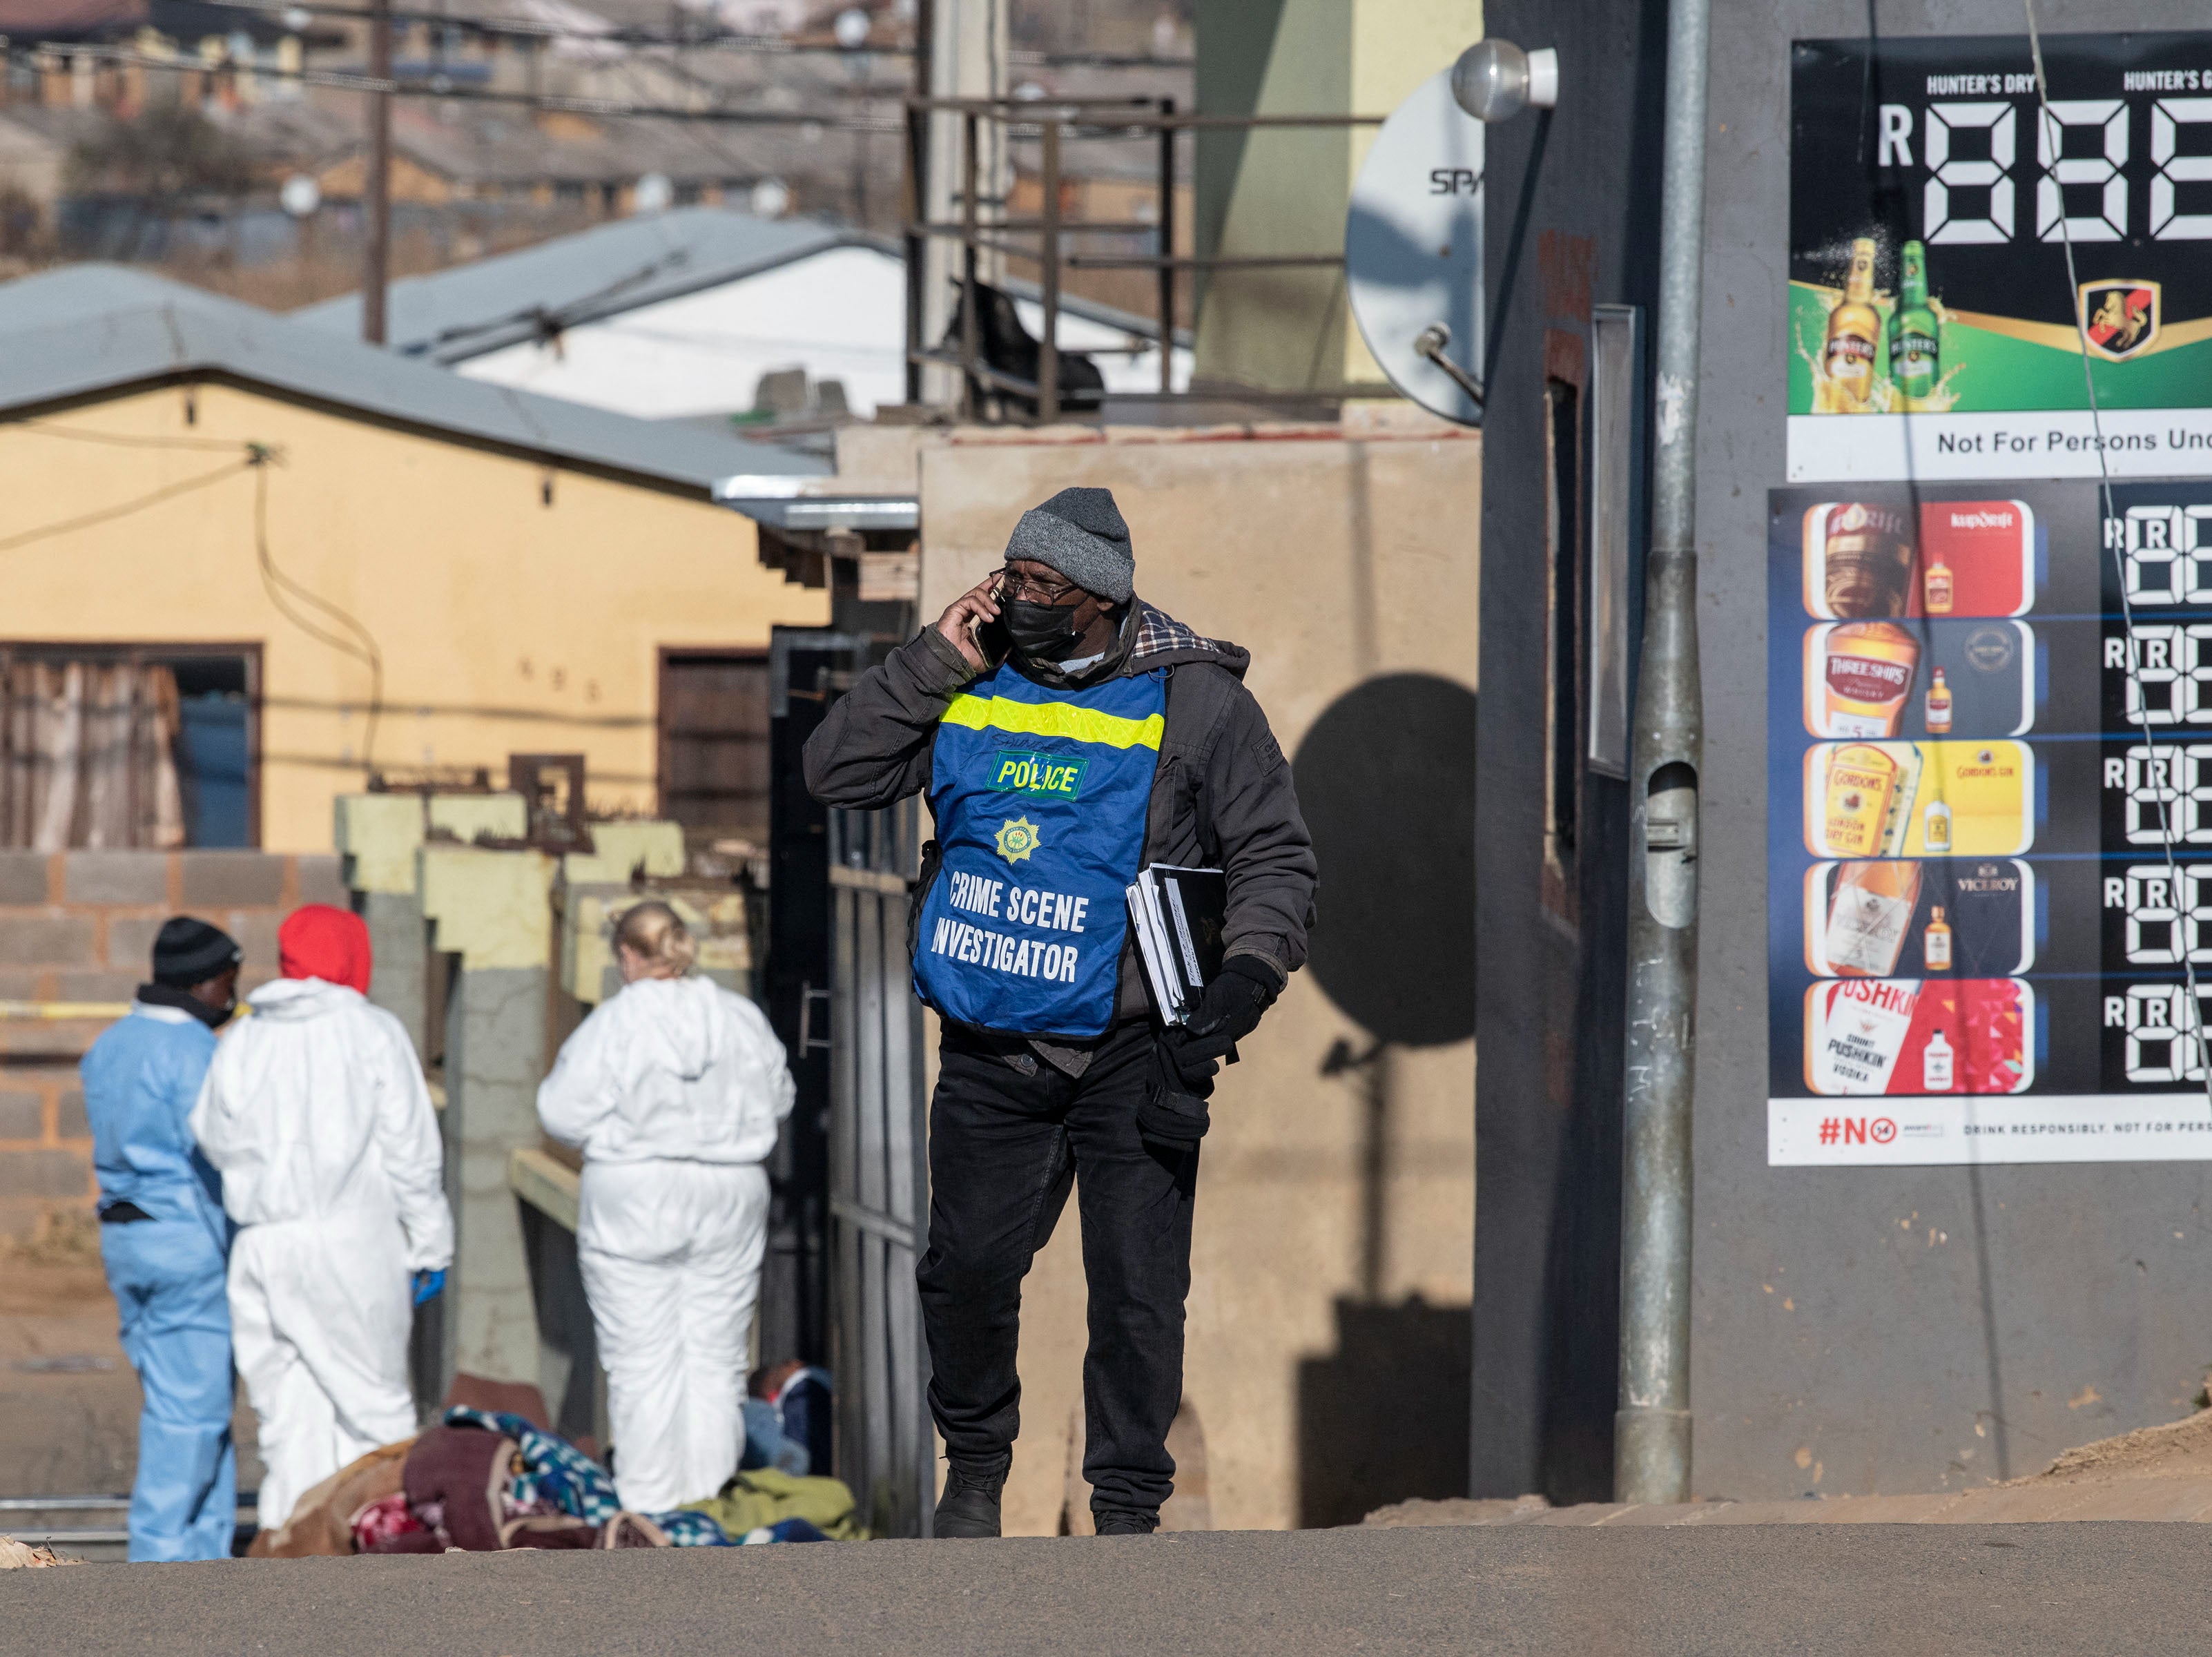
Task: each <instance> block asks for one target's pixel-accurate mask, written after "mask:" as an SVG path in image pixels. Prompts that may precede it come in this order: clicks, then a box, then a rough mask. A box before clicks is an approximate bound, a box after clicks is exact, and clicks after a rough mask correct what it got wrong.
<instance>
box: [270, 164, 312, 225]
mask: <svg viewBox="0 0 2212 1657" xmlns="http://www.w3.org/2000/svg"><path fill="white" fill-rule="evenodd" d="M276 201H277V204H278V205H279V206H281V207H282V208H283V209H284V210H285V211H286V212H287V213H289V214H290V215H292V216H293V217H294V218H295V219H304V218H306V217H307V216H308V215H310V214H312V213H313V211H314V210H315V209H317V208H319V207H320V206H321V205H322V204H323V190H322V186H321V185H319V184H317V183H316V182H315V181H314V179H313V177H311V176H310V175H309V174H307V173H294V174H293V175H292V176H291V177H290V178H289V179H285V180H284V183H283V187H282V188H281V189H279V190H278V191H277V192H276Z"/></svg>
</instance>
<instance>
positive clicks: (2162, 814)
mask: <svg viewBox="0 0 2212 1657" xmlns="http://www.w3.org/2000/svg"><path fill="white" fill-rule="evenodd" d="M2021 5H2022V6H2023V7H2025V8H2026V9H2027V46H2028V52H2029V53H2030V54H2031V55H2032V56H2033V58H2034V61H2035V99H2036V106H2037V108H2036V119H2037V124H2038V131H2037V135H2036V136H2037V137H2038V139H2039V145H2038V147H2039V148H2041V147H2042V145H2043V144H2045V143H2047V144H2048V145H2049V146H2050V148H2051V155H2053V156H2054V157H2057V155H2060V154H2061V153H2062V152H2061V149H2060V146H2061V144H2062V143H2063V138H2062V137H2061V134H2062V132H2063V128H2062V127H2060V125H2059V124H2058V120H2057V117H2056V116H2055V115H2053V114H2052V113H2051V82H2050V81H2049V79H2048V78H2047V77H2046V76H2045V74H2044V72H2043V32H2042V30H2041V29H2040V28H2039V27H2037V25H2036V19H2035V0H2021ZM2052 179H2053V180H2054V188H2056V189H2057V191H2058V231H2059V240H2061V241H2062V242H2063V243H2064V244H2065V248H2066V302H2067V303H2068V305H2069V306H2070V307H2072V308H2073V312H2074V336H2075V339H2076V340H2078V341H2079V342H2080V344H2081V383H2082V385H2085V386H2086V387H2087V390H2088V394H2089V432H2090V436H2091V438H2092V440H2093V442H2094V444H2095V446H2096V450H2097V479H2098V482H2097V496H2098V507H2099V521H2098V525H2097V533H2098V536H2099V537H2100V539H2109V538H2110V537H2109V535H2108V534H2107V531H2106V528H2105V525H2107V524H2110V523H2112V522H2113V521H2114V513H2113V511H2112V462H2111V460H2110V458H2108V457H2107V455H2106V451H2105V417H2104V411H2103V410H2102V409H2101V408H2100V407H2099V405H2098V402H2097V375H2096V371H2095V367H2094V366H2093V363H2092V361H2091V359H2090V355H2089V325H2088V321H2087V319H2086V318H2085V317H2083V315H2082V308H2083V307H2082V305H2081V272H2080V271H2079V270H2076V269H2075V264H2074V221H2073V217H2072V215H2070V214H2069V213H2068V212H2067V210H2066V186H2065V185H2063V183H2057V172H2056V171H2055V170H2054V171H2053V173H2052ZM2112 563H2113V567H2114V569H2115V571H2116V572H2117V574H2118V586H2119V592H2120V624H2121V626H2122V627H2123V628H2124V629H2125V630H2126V632H2127V640H2128V666H2127V675H2128V688H2129V689H2130V691H2131V692H2132V693H2133V694H2132V695H2131V696H2130V700H2131V701H2133V702H2134V703H2135V713H2136V730H2137V731H2140V732H2141V733H2142V739H2143V746H2144V747H2145V748H2146V749H2147V750H2149V754H2150V762H2151V780H2152V782H2151V796H2152V798H2154V800H2156V802H2157V803H2158V837H2159V842H2160V846H2161V847H2163V848H2164V850H2165V853H2166V879H2167V881H2168V882H2169V883H2170V884H2171V889H2172V896H2173V905H2174V920H2173V940H2174V953H2175V954H2176V955H2178V956H2180V957H2181V973H2182V979H2183V981H2184V982H2185V984H2186V986H2188V991H2189V1017H2188V1023H2187V1024H2186V1025H2185V1029H2190V1030H2191V1031H2192V1032H2193V1033H2194V1035H2195V1037H2196V1045H2197V1073H2198V1074H2199V1075H2200V1076H2201V1077H2203V1081H2204V1104H2205V1108H2206V1110H2207V1111H2208V1112H2212V1049H2208V1047H2207V1043H2206V1040H2205V1033H2204V1006H2203V1002H2202V1001H2201V1000H2199V999H2198V998H2197V950H2196V944H2195V939H2194V938H2192V937H2191V922H2190V920H2189V918H2188V916H2187V913H2186V912H2185V910H2184V909H2183V907H2182V893H2183V890H2184V888H2183V886H2182V883H2181V865H2180V863H2179V860H2178V859H2176V858H2175V856H2174V854H2173V823H2172V815H2171V813H2170V812H2169V811H2168V810H2167V808H2166V801H2167V798H2168V797H2169V796H2171V797H2172V798H2173V799H2175V800H2177V801H2178V800H2179V798H2181V792H2180V781H2179V772H2177V771H2176V770H2175V769H2174V768H2173V762H2172V757H2171V754H2172V750H2171V748H2170V746H2167V745H2165V744H2160V741H2159V739H2158V737H2157V735H2156V733H2155V732H2154V731H2153V729H2152V727H2151V723H2150V706H2149V703H2148V701H2147V700H2146V698H2145V697H2144V695H2143V694H2142V681H2141V679H2139V678H2138V677H2136V676H2137V674H2138V672H2139V671H2140V669H2141V666H2142V658H2141V656H2140V654H2139V653H2138V652H2137V649H2136V613H2135V604H2134V603H2133V602H2132V601H2131V600H2130V598H2129V597H2128V565H2127V547H2126V543H2125V540H2124V537H2123V539H2122V540H2121V541H2120V542H2118V543H2115V544H2114V546H2113V548H2112ZM2183 1075H2184V1077H2186V1076H2187V1072H2186V1071H2184V1072H2183Z"/></svg>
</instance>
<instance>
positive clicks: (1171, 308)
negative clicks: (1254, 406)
mask: <svg viewBox="0 0 2212 1657" xmlns="http://www.w3.org/2000/svg"><path fill="white" fill-rule="evenodd" d="M938 114H951V115H957V116H958V117H959V118H960V135H961V142H960V193H959V209H960V216H959V218H958V219H957V220H956V221H951V222H944V221H933V220H931V219H929V218H928V217H927V214H926V212H925V211H924V206H925V203H924V202H923V199H922V183H921V181H922V179H924V177H925V176H926V175H927V170H926V166H925V161H926V157H927V139H928V133H929V130H930V126H931V121H930V117H931V116H933V115H938ZM1382 122H1383V117H1381V116H1379V115H1201V114H1198V113H1196V112H1179V111H1177V109H1176V101H1175V100H1174V99H1172V98H1161V99H1158V100H1152V99H1145V98H1127V97H1123V98H1052V99H1042V100H1023V99H1012V98H912V99H909V100H908V101H907V149H906V202H907V222H906V224H905V226H904V230H903V235H904V240H905V244H906V260H907V307H906V334H907V337H906V355H907V363H908V391H907V395H908V400H909V401H918V400H919V399H920V395H921V391H920V385H919V376H920V373H921V368H922V367H924V366H925V365H928V364H936V365H938V366H939V367H947V368H951V369H953V370H955V371H956V372H957V373H959V374H960V376H961V385H960V393H959V397H960V412H961V414H962V415H963V416H964V417H968V418H974V417H976V416H978V415H979V414H980V413H981V410H979V409H978V408H977V407H976V403H977V398H976V397H975V391H976V388H978V387H982V388H985V389H987V390H989V391H1000V392H1003V393H1006V394H1007V395H1010V396H1012V397H1017V398H1022V399H1023V400H1024V401H1025V402H1030V403H1034V404H1035V405H1036V416H1035V417H1036V422H1037V423H1039V424H1048V423H1049V422H1053V421H1055V420H1057V419H1059V418H1060V408H1061V402H1062V398H1061V391H1062V387H1061V385H1060V309H1061V303H1060V300H1061V274H1062V272H1063V270H1151V271H1153V272H1155V273H1156V277H1157V280H1156V282H1155V302H1156V308H1157V317H1158V347H1159V358H1160V384H1159V390H1158V391H1156V392H1120V391H1117V392H1115V393H1113V394H1112V395H1114V396H1115V398H1117V399H1123V400H1132V401H1140V400H1161V399H1172V398H1188V397H1191V396H1194V395H1205V396H1218V397H1224V398H1231V399H1233V400H1235V401H1238V402H1269V401H1295V402H1310V401H1313V400H1316V399H1319V398H1329V397H1346V396H1377V395H1381V396H1390V395H1395V393H1394V392H1393V391H1391V389H1390V388H1389V386H1387V385H1324V386H1312V387H1307V388H1303V389H1300V390H1297V391H1261V390H1258V389H1256V388H1247V387H1233V388H1221V389H1219V390H1218V391H1217V390H1210V391H1206V392H1202V393H1194V392H1193V391H1188V390H1187V391H1176V387H1175V379H1174V374H1175V315H1176V296H1177V282H1176V278H1177V276H1179V275H1180V274H1181V273H1182V272H1184V271H1189V272H1192V273H1194V274H1195V273H1199V272H1202V271H1214V270H1285V269H1299V268H1313V267H1334V266H1341V265H1342V264H1343V263H1344V250H1343V248H1342V247H1341V246H1337V247H1335V248H1333V249H1330V250H1328V251H1326V252H1313V253H1243V254H1212V255H1198V254H1186V253H1179V252H1177V251H1176V223H1175V219H1176V211H1175V209H1176V147H1175V143H1176V135H1177V134H1178V133H1182V132H1193V131H1200V130H1240V131H1241V130H1253V129H1270V128H1330V127H1358V126H1379V125H1380V124H1382ZM986 123H993V124H997V125H999V126H1001V127H1003V128H1004V129H1005V137H1006V138H1007V139H1009V140H1011V139H1012V138H1014V137H1035V138H1036V139H1037V140H1038V142H1039V144H1040V147H1041V149H1042V161H1041V163H1040V166H1039V168H1038V181H1039V185H1040V188H1041V192H1042V199H1041V202H1040V204H1039V210H1038V213H1037V215H1036V217H1034V218H1009V217H1000V218H993V219H986V218H985V217H984V216H983V213H982V209H983V206H984V199H983V188H982V179H981V159H980V155H981V144H980V143H979V140H980V139H981V136H982V129H983V126H984V124H986ZM1146 133H1150V134H1152V135H1155V136H1156V137H1157V139H1158V146H1159V169H1158V182H1157V184H1156V185H1155V189H1156V191H1157V196H1158V203H1159V205H1158V212H1157V214H1156V215H1155V217H1156V218H1157V221H1158V222H1157V223H1152V224H1148V223H1146V222H1143V221H1142V220H1129V221H1121V220H1086V219H1070V218H1066V217H1063V216H1062V215H1061V211H1060V185H1061V180H1062V178H1063V176H1064V174H1063V170H1062V164H1061V153H1062V146H1063V144H1064V143H1066V141H1067V140H1068V139H1070V138H1074V139H1077V140H1083V139H1098V138H1126V137H1130V136H1132V135H1142V134H1146ZM1129 234H1157V235H1158V251H1157V252H1152V253H1085V252H1075V251H1072V250H1070V249H1068V248H1067V247H1066V246H1064V243H1065V241H1066V239H1067V238H1070V237H1080V236H1086V235H1129ZM933 239H949V240H957V241H958V242H959V244H960V248H961V255H960V284H959V285H960V309H959V329H958V343H957V347H956V348H955V349H946V348H945V346H944V345H942V344H939V343H933V342H931V341H929V340H927V339H926V338H925V337H924V334H923V321H922V319H923V316H924V314H925V313H926V311H927V305H926V304H925V303H924V289H923V286H922V284H923V283H924V282H926V281H927V266H928V260H927V257H926V254H927V246H928V244H929V243H930V241H931V240H933ZM1021 239H1027V240H1021ZM984 252H996V253H998V254H1000V255H1001V256H1009V257H1012V258H1022V259H1028V260H1031V261H1034V262H1035V263H1036V265H1037V267H1038V272H1039V280H1038V283H1037V287H1038V291H1039V295H1040V299H1041V301H1042V309H1043V312H1044V319H1043V327H1042V330H1041V332H1040V337H1039V339H1038V342H1037V345H1038V350H1037V371H1036V378H1034V379H1027V378H1024V377H1023V376H1021V375H1019V374H1015V373H1008V372H1006V370H1005V369H1004V368H1002V367H998V366H997V365H995V364H994V363H992V362H990V361H988V360H987V358H986V355H985V354H984V351H983V349H982V340H981V326H980V318H979V317H978V314H977V310H976V298H977V286H978V282H979V280H980V274H979V267H980V265H981V255H982V254H983V253H984Z"/></svg>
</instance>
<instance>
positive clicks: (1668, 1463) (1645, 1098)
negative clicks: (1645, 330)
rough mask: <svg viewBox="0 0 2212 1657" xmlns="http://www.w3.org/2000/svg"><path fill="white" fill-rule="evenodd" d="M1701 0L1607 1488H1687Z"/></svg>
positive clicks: (1656, 606) (1657, 634)
mask: <svg viewBox="0 0 2212 1657" xmlns="http://www.w3.org/2000/svg"><path fill="white" fill-rule="evenodd" d="M1710 7H1711V0H1673V3H1672V4H1671V5H1670V6H1669V7H1668V24H1667V131H1666V147H1665V150H1664V152H1663V156H1662V179H1661V195H1660V217H1661V222H1660V233H1659V340H1658V356H1659V376H1658V386H1657V391H1656V404H1657V407H1656V419H1655V421H1654V422H1653V428H1654V430H1655V431H1656V433H1657V435H1658V448H1657V451H1656V455H1655V457H1654V459H1653V467H1652V470H1653V483H1654V488H1653V491H1652V512H1651V519H1652V523H1651V549H1650V557H1649V560H1648V564H1647V568H1646V572H1645V576H1644V647H1643V657H1642V665H1641V668H1640V671H1639V677H1638V683H1637V689H1636V729H1635V735H1634V746H1633V753H1632V764H1631V770H1630V774H1631V777H1632V779H1633V782H1632V792H1631V804H1630V817H1629V822H1630V841H1629V846H1630V859H1629V897H1628V963H1629V965H1628V974H1629V976H1628V1035H1627V1044H1626V1061H1627V1063H1626V1070H1627V1085H1626V1100H1625V1108H1624V1120H1623V1130H1624V1141H1625V1143H1624V1145H1623V1156H1622V1168H1621V1239H1620V1314H1621V1315H1620V1411H1619V1412H1618V1413H1617V1414H1616V1415H1615V1416H1614V1417H1613V1496H1614V1499H1615V1500H1616V1501H1620V1502H1686V1501H1687V1500H1688V1499H1689V1495H1690V1183H1691V1165H1690V1096H1691V1088H1692V1082H1693V1079H1694V1076H1695V1070H1696V1059H1697V997H1698V771H1699V766H1700V764H1701V763H1702V762H1703V759H1704V754H1705V726H1704V720H1703V716H1702V713H1701V710H1700V706H1699V704H1700V690H1699V676H1698V617H1697V592H1698V549H1697V431H1698V323H1699V304H1700V294H1699V262H1700V258H1701V254H1702V251H1703V244H1704V237H1705V58H1706V43H1707V39H1708V35H1709V33H1710V29H1711V9H1710Z"/></svg>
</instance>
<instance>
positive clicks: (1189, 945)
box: [1129, 863, 1229, 1024]
mask: <svg viewBox="0 0 2212 1657" xmlns="http://www.w3.org/2000/svg"><path fill="white" fill-rule="evenodd" d="M1228 911H1229V882H1228V879H1227V877H1225V876H1224V875H1223V873H1222V872H1221V871H1220V870H1218V869H1178V868H1175V867H1173V866H1171V865H1168V864H1164V863H1155V864H1154V865H1152V867H1151V868H1149V869H1146V871H1144V872H1143V873H1142V874H1140V875H1139V876H1138V877H1137V880H1136V883H1135V884H1134V885H1133V886H1131V887H1130V888H1129V924H1130V925H1131V926H1133V927H1135V929H1136V932H1137V948H1138V949H1139V950H1140V951H1141V952H1142V954H1143V956H1144V957H1145V976H1146V980H1148V981H1149V982H1150V983H1151V985H1152V1003H1153V1005H1155V1006H1157V1007H1158V1009H1159V1013H1160V1017H1161V1018H1162V1019H1163V1020H1164V1021H1165V1022H1166V1023H1170V1024H1181V1023H1183V1022H1184V1021H1185V1020H1186V1019H1188V1017H1190V1014H1191V1012H1192V1011H1193V1009H1194V1008H1195V1007H1196V1006H1197V1005H1198V998H1199V997H1200V995H1201V994H1202V993H1204V992H1205V989H1206V985H1207V984H1208V983H1209V982H1211V981H1212V978H1213V975H1214V974H1216V973H1218V972H1219V971H1220V970H1221V928H1222V924H1223V922H1224V920H1225V918H1226V916H1227V914H1228Z"/></svg>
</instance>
